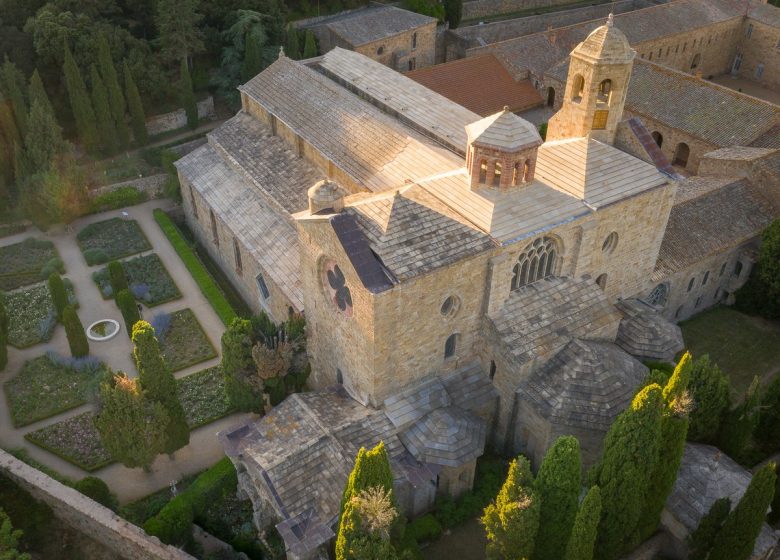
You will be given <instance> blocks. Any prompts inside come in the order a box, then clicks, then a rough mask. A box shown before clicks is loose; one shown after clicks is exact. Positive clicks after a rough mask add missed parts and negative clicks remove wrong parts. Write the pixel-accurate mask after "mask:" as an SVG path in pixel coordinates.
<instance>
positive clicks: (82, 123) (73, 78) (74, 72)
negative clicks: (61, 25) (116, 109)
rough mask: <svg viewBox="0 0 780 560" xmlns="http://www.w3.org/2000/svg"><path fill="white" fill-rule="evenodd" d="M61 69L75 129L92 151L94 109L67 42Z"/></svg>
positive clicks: (93, 143) (94, 135)
mask: <svg viewBox="0 0 780 560" xmlns="http://www.w3.org/2000/svg"><path fill="white" fill-rule="evenodd" d="M63 71H64V73H65V86H66V87H67V89H68V97H69V98H70V107H71V110H72V111H73V118H74V119H75V120H76V129H77V130H78V133H79V137H80V138H81V141H82V142H83V143H84V146H85V147H86V148H87V150H90V151H93V150H94V149H95V148H96V147H97V145H98V132H97V123H96V121H95V111H94V109H93V108H92V102H91V101H90V99H89V95H88V94H87V87H86V86H85V85H84V80H83V78H82V77H81V72H80V71H79V67H78V66H76V61H75V60H73V55H72V54H71V52H70V47H68V44H67V43H65V62H64V63H63Z"/></svg>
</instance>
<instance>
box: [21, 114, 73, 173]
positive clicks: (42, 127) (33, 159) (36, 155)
mask: <svg viewBox="0 0 780 560" xmlns="http://www.w3.org/2000/svg"><path fill="white" fill-rule="evenodd" d="M64 148H65V142H64V140H63V139H62V129H60V127H59V125H58V124H57V121H55V120H54V115H53V114H52V113H50V112H49V111H47V110H46V109H45V108H44V106H43V104H42V103H41V102H40V101H38V100H36V101H35V103H34V104H33V106H32V110H31V111H30V118H29V119H28V121H27V136H26V137H25V139H24V156H23V166H24V169H25V174H26V175H27V174H29V175H32V174H34V173H41V172H46V171H48V170H49V169H50V168H51V165H52V161H53V159H54V156H55V155H56V154H58V153H60V152H62V150H63V149H64Z"/></svg>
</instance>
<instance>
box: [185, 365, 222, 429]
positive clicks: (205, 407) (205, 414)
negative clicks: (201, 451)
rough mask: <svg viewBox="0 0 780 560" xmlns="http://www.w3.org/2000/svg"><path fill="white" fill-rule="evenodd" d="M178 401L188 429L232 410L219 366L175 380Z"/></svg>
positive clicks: (216, 418)
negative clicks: (185, 416) (182, 409)
mask: <svg viewBox="0 0 780 560" xmlns="http://www.w3.org/2000/svg"><path fill="white" fill-rule="evenodd" d="M177 382H178V389H179V401H180V402H181V405H182V407H183V408H184V412H185V414H186V415H187V424H189V426H190V429H195V428H197V427H198V426H203V425H204V424H208V423H209V422H214V421H215V420H219V419H220V418H223V417H224V416H227V415H228V414H230V413H231V412H233V411H234V409H233V406H232V405H231V404H230V400H229V399H228V397H227V393H225V381H224V378H223V377H222V371H221V370H220V368H219V366H215V367H211V368H208V369H204V370H203V371H199V372H197V373H193V374H192V375H188V376H187V377H182V378H181V379H178V380H177Z"/></svg>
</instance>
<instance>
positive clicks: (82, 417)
mask: <svg viewBox="0 0 780 560" xmlns="http://www.w3.org/2000/svg"><path fill="white" fill-rule="evenodd" d="M24 437H25V439H26V440H28V441H30V442H32V443H34V444H35V445H37V446H38V447H42V448H43V449H45V450H47V451H49V452H50V453H54V454H55V455H57V456H58V457H61V458H62V459H65V460H66V461H68V462H69V463H73V464H74V465H76V466H77V467H79V468H82V469H84V470H85V471H87V472H93V471H96V470H98V469H101V468H103V467H105V466H106V465H108V464H110V463H111V462H113V459H112V458H111V455H109V454H108V451H106V450H105V448H104V447H103V445H102V444H101V443H100V434H98V431H97V429H96V428H95V422H94V415H93V414H92V413H91V412H85V413H84V414H79V415H77V416H74V417H73V418H68V419H67V420H63V421H62V422H57V423H56V424H51V425H50V426H46V427H45V428H41V429H40V430H36V431H34V432H30V433H29V434H26V435H25V436H24Z"/></svg>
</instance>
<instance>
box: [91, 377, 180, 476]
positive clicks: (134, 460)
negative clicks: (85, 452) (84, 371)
mask: <svg viewBox="0 0 780 560" xmlns="http://www.w3.org/2000/svg"><path fill="white" fill-rule="evenodd" d="M100 405H101V406H100V412H99V413H98V414H97V416H96V417H95V427H96V428H97V430H98V433H99V434H100V443H102V444H103V447H105V449H106V451H108V453H109V454H110V455H111V456H112V457H113V458H114V459H116V460H117V461H119V462H120V463H122V464H123V465H124V466H126V467H129V468H136V467H142V468H143V469H144V470H147V471H148V470H149V466H150V465H151V464H152V461H154V458H155V457H156V456H157V455H158V454H159V453H161V452H162V450H163V447H164V444H165V440H166V425H167V424H168V414H167V412H165V408H163V406H162V405H161V404H160V403H158V402H152V401H150V400H148V399H146V398H145V395H144V393H143V391H142V390H141V387H140V385H139V383H138V380H137V379H128V377H127V376H126V375H125V374H124V373H119V374H118V375H115V376H112V378H111V379H110V380H108V381H105V382H103V383H102V384H101V385H100Z"/></svg>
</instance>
